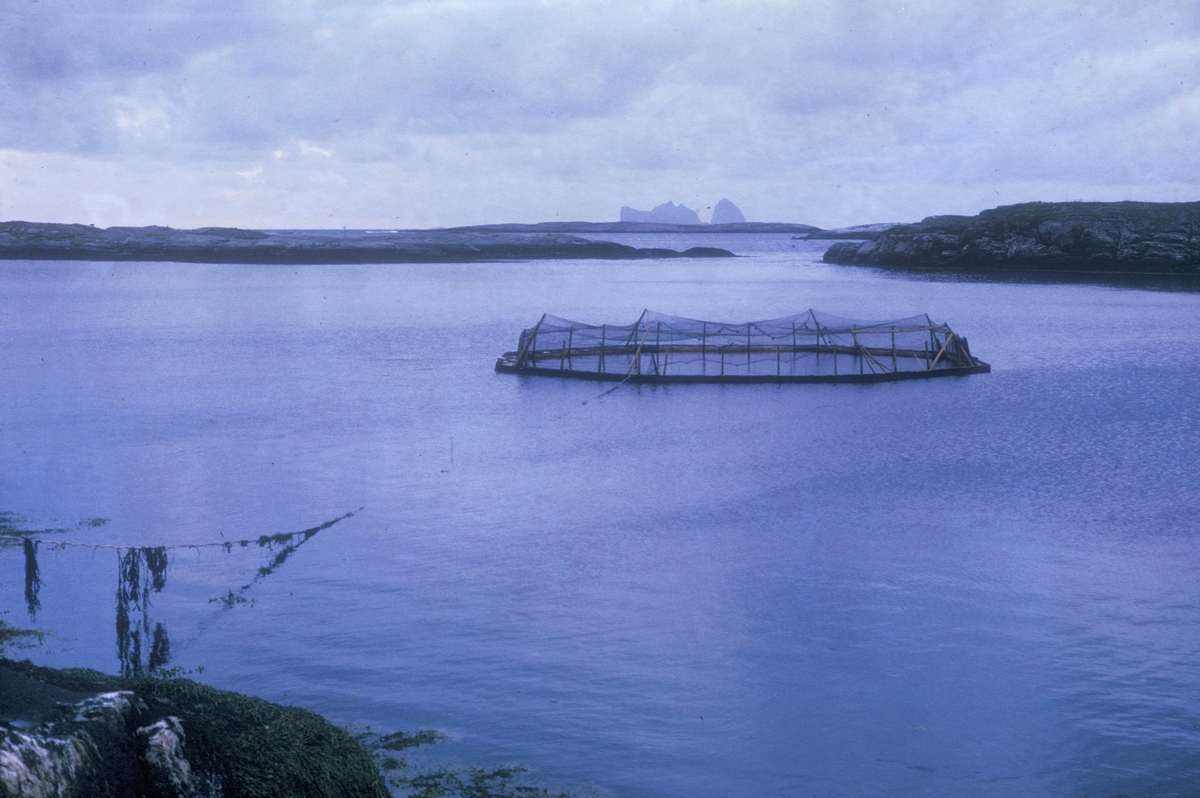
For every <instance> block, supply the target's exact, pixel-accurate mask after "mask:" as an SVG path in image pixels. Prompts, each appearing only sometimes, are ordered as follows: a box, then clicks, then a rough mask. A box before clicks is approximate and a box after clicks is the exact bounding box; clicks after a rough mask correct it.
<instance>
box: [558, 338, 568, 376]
mask: <svg viewBox="0 0 1200 798" xmlns="http://www.w3.org/2000/svg"><path fill="white" fill-rule="evenodd" d="M566 367H567V342H566V341H563V345H562V351H561V352H559V353H558V370H559V371H562V370H563V369H565V368H566Z"/></svg>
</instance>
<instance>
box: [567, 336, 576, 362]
mask: <svg viewBox="0 0 1200 798" xmlns="http://www.w3.org/2000/svg"><path fill="white" fill-rule="evenodd" d="M574 339H575V328H574V327H568V328H567V368H569V369H571V370H574V366H575V364H574V363H572V362H571V347H572V345H573V344H574Z"/></svg>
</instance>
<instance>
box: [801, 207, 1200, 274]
mask: <svg viewBox="0 0 1200 798" xmlns="http://www.w3.org/2000/svg"><path fill="white" fill-rule="evenodd" d="M824 259H825V261H826V262H829V263H843V264H853V265H862V266H877V267H882V268H891V269H911V270H932V271H948V272H983V273H987V272H994V271H1034V272H1037V271H1047V272H1049V271H1054V272H1081V273H1112V274H1171V275H1200V202H1178V203H1167V202H1028V203H1024V204H1021V205H1006V206H1001V207H999V208H993V209H991V210H987V211H983V212H982V213H980V214H979V215H978V216H931V217H929V218H927V219H924V220H923V221H921V222H919V223H918V224H910V225H900V226H897V227H893V228H891V229H889V230H887V231H885V232H884V233H882V234H881V235H880V236H879V237H878V238H877V239H876V240H874V241H867V242H865V243H861V242H849V241H847V242H841V243H838V244H834V245H833V246H832V247H830V248H829V250H828V251H827V252H826V253H825V258H824Z"/></svg>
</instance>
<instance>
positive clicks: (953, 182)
mask: <svg viewBox="0 0 1200 798" xmlns="http://www.w3.org/2000/svg"><path fill="white" fill-rule="evenodd" d="M11 8H12V9H13V11H12V13H11V15H10V20H11V24H6V26H5V27H4V29H3V30H2V31H0V149H3V150H4V151H6V152H7V153H8V156H7V158H5V159H0V165H2V164H7V166H6V167H4V168H6V169H7V170H8V171H7V173H6V172H0V216H10V217H11V216H12V215H14V214H19V213H22V209H29V210H28V212H26V215H27V216H32V215H33V213H32V211H33V210H35V209H37V210H38V212H39V213H42V214H48V215H51V216H57V217H58V218H63V217H64V215H65V214H68V213H77V212H78V208H79V206H80V203H81V202H82V200H79V199H78V198H75V199H70V198H69V197H66V196H64V192H63V185H62V182H61V179H62V178H64V177H65V174H67V173H69V174H73V175H76V177H77V178H78V179H80V180H83V182H85V183H87V182H91V181H93V180H95V181H98V185H99V184H100V183H103V182H104V180H108V181H111V182H110V183H109V188H108V189H107V193H114V195H119V197H120V198H122V201H123V202H125V203H126V205H125V207H126V208H127V214H128V216H129V217H130V218H131V219H133V220H134V221H142V222H146V223H149V222H156V221H157V222H166V223H178V224H185V223H195V224H204V223H216V222H218V221H224V222H229V221H231V220H229V219H226V218H224V217H222V218H220V219H218V218H217V217H218V216H221V214H223V213H228V212H231V210H232V209H235V208H236V209H238V210H239V212H242V213H245V214H246V215H245V216H242V217H240V218H239V219H238V220H232V221H236V222H237V223H241V224H256V225H263V224H264V223H276V222H277V223H279V226H294V225H300V224H313V223H315V222H316V221H318V220H320V219H330V218H333V217H336V216H337V215H338V213H339V211H338V210H336V209H337V208H341V209H349V208H354V209H360V210H355V211H354V212H353V213H348V212H345V211H343V212H342V215H343V217H346V218H344V219H343V221H342V222H341V223H346V221H347V220H349V221H350V223H353V224H374V223H379V224H386V223H388V222H390V221H395V220H396V217H397V216H401V217H404V218H408V219H411V220H415V221H414V222H413V223H426V222H428V223H436V222H432V221H431V220H435V219H436V220H439V221H440V222H441V223H466V222H475V221H496V220H501V219H504V220H510V219H511V220H529V221H536V220H539V219H543V218H552V217H553V214H554V213H555V212H559V213H561V212H562V205H564V204H566V205H568V206H570V207H571V210H569V211H568V214H569V215H571V216H574V217H576V218H579V217H583V218H589V217H590V218H599V219H606V218H615V214H616V208H618V207H619V206H620V205H622V204H637V203H638V202H640V203H642V204H657V203H658V202H661V201H664V200H666V199H674V200H675V201H686V202H689V203H690V204H693V205H705V204H711V203H712V202H713V201H714V200H715V199H716V198H718V197H719V196H721V195H726V196H730V197H731V198H733V199H735V201H738V203H739V204H740V205H741V206H742V207H743V209H745V210H747V211H748V215H749V216H750V218H758V219H780V220H794V221H805V222H811V223H816V224H840V223H851V222H863V221H873V220H878V219H880V218H885V219H905V218H919V217H920V216H923V215H926V214H928V213H939V212H949V211H959V212H974V211H975V210H978V209H979V208H980V207H988V206H989V205H993V204H997V202H995V201H993V200H992V198H997V197H999V198H1001V199H1003V200H1005V201H1019V200H1024V199H1037V198H1040V199H1061V198H1064V197H1065V198H1073V197H1074V195H1073V194H1070V195H1064V194H1063V193H1062V192H1077V191H1083V192H1084V196H1087V197H1094V198H1111V197H1118V198H1119V197H1121V196H1125V195H1124V194H1123V192H1134V191H1137V192H1143V193H1142V194H1141V195H1140V196H1141V198H1145V199H1178V198H1184V197H1181V196H1180V195H1181V194H1183V195H1186V194H1187V188H1186V187H1187V186H1189V185H1191V186H1194V185H1195V183H1196V179H1197V178H1198V177H1200V158H1198V156H1196V155H1194V154H1193V152H1194V151H1196V150H1197V148H1196V147H1195V142H1193V141H1192V140H1191V139H1192V137H1193V136H1194V134H1193V132H1192V131H1194V130H1196V129H1197V122H1200V94H1198V93H1197V92H1198V91H1200V81H1198V79H1197V78H1198V76H1197V74H1196V67H1195V65H1196V64H1197V63H1200V60H1198V59H1197V56H1198V55H1200V12H1198V11H1197V10H1196V9H1195V8H1192V7H1191V6H1190V5H1189V4H1176V3H1146V2H1136V3H1135V2H1111V3H1105V4H1102V5H1097V4H1086V5H1085V4H1082V3H1081V4H1072V3H1065V4H1062V3H1060V4H1049V3H1044V2H1026V1H1025V0H1008V1H1007V2H998V3H995V4H988V5H984V4H964V3H961V2H937V1H936V0H934V1H931V2H918V3H882V2H862V1H860V0H809V2H805V3H795V2H771V1H770V0H760V1H759V2H738V1H737V0H717V1H707V2H706V1H705V0H679V1H678V2H674V1H671V0H663V1H661V2H642V3H633V2H620V1H617V2H606V3H599V2H579V1H576V0H546V1H545V2H532V1H526V0H521V1H518V0H507V1H505V0H480V1H477V2H437V1H430V2H382V3H372V4H354V3H335V2H323V1H322V0H307V1H306V0H274V2H270V1H268V2H263V3H258V4H254V5H253V6H252V9H253V10H252V11H246V10H245V9H246V5H245V4H241V3H236V4H235V3H232V2H226V1H225V0H213V1H212V2H205V3H200V2H181V1H177V2H150V0H140V2H127V3H123V4H121V5H120V6H119V10H114V4H112V3H109V2H85V1H79V2H75V3H74V4H72V5H66V4H64V3H61V2H52V1H51V0H42V2H19V3H16V4H13V5H11ZM35 163H36V164H40V166H38V167H36V168H34V167H30V166H29V165H30V164H35ZM67 164H70V165H69V166H67ZM47 169H49V172H47ZM56 169H64V170H66V172H65V173H62V174H56V172H55V170H56ZM85 175H94V176H95V177H94V178H93V177H86V176H85ZM247 175H250V176H251V177H247ZM101 176H103V179H102V178H101ZM168 176H170V178H168ZM383 176H387V179H386V180H385V179H383ZM389 180H390V181H393V182H390V183H389V182H388V181H389ZM172 181H174V182H172ZM56 182H57V185H56ZM182 185H187V186H188V191H189V192H190V196H192V197H201V196H206V197H211V199H210V200H205V201H203V202H183V201H179V202H176V201H175V200H174V198H173V197H171V196H170V194H171V192H173V191H179V190H181V189H180V186H182ZM71 190H72V191H73V190H74V189H73V188H72V189H71ZM81 190H82V189H81ZM97 192H98V193H105V192H104V191H99V188H97V189H96V190H93V191H92V193H93V194H96V193H97ZM322 192H324V193H322ZM370 192H375V193H370ZM1029 192H1045V193H1044V194H1038V195H1031V194H1029ZM55 194H57V195H58V199H55V197H54V195H55ZM398 194H400V195H403V196H404V198H405V199H404V202H402V203H401V204H402V205H404V206H406V207H409V208H422V209H424V210H423V211H422V212H420V213H415V212H408V211H405V212H403V213H399V214H396V213H392V211H391V210H386V211H384V210H383V209H382V208H383V206H384V205H388V204H391V203H392V202H393V198H394V197H395V196H397V195H398ZM710 195H711V196H710ZM1129 196H1133V195H1132V194H1131V195H1129ZM855 197H858V199H859V204H858V206H857V210H856V208H855V205H854V198H855ZM222 198H224V199H222ZM255 198H257V199H255ZM1189 198H1190V197H1189ZM243 200H244V204H242V203H243ZM327 205H328V206H330V207H332V208H334V210H329V209H328V208H327V207H326V206H327ZM177 206H178V208H179V209H178V210H172V211H170V212H171V213H172V214H174V215H173V216H172V217H171V218H161V217H160V216H155V215H154V214H156V213H158V214H161V213H164V212H165V211H166V209H168V208H176V207H177ZM114 207H115V206H114ZM371 207H378V208H380V210H379V211H378V212H376V213H374V214H373V213H372V212H371V211H370V210H369V209H370V208H371ZM54 208H58V209H59V210H57V211H55V210H53V209H54ZM185 208H190V209H191V210H185ZM202 208H203V209H206V210H203V211H202V210H201V209H202ZM406 213H407V216H406V215H405V214H406ZM288 214H291V215H292V216H288ZM330 214H332V216H331V215H330ZM875 214H883V215H882V216H877V215H875ZM285 217H287V218H285ZM289 219H290V220H291V221H289Z"/></svg>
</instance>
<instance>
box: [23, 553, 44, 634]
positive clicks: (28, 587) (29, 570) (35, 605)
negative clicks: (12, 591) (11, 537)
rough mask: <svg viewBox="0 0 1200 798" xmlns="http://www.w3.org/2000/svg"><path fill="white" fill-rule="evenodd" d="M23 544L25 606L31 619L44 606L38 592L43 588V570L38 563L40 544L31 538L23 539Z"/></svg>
mask: <svg viewBox="0 0 1200 798" xmlns="http://www.w3.org/2000/svg"><path fill="white" fill-rule="evenodd" d="M22 544H23V545H24V547H25V607H26V608H27V609H28V610H29V617H30V619H33V618H34V617H35V616H36V615H37V611H38V610H39V609H41V607H42V602H41V600H40V599H39V598H38V592H39V591H40V590H41V589H42V578H41V572H40V571H39V570H38V563H37V545H38V544H37V541H35V540H30V539H29V538H26V539H25V540H23V541H22Z"/></svg>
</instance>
